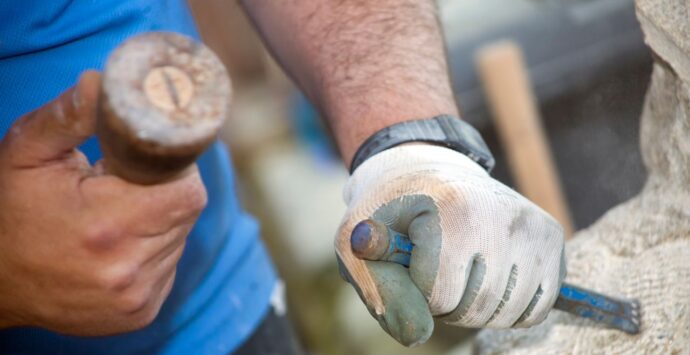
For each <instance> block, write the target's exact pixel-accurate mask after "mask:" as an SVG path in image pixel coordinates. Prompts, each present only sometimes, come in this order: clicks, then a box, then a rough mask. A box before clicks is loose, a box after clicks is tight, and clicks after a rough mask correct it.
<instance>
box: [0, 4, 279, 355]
mask: <svg viewBox="0 0 690 355" xmlns="http://www.w3.org/2000/svg"><path fill="white" fill-rule="evenodd" d="M145 31H174V32H179V33H183V34H186V35H189V36H192V37H198V35H197V33H196V30H195V27H194V23H193V20H192V18H191V16H190V14H189V10H188V9H187V6H186V4H185V2H184V0H169V1H163V0H136V1H123V0H75V1H69V0H50V1H46V0H23V1H19V0H7V1H0V135H2V136H4V134H5V132H6V131H7V129H8V128H9V127H10V125H11V124H12V122H13V121H15V120H16V119H17V118H19V117H20V116H22V115H23V114H25V113H28V112H30V111H32V110H34V109H36V108H38V107H40V106H41V105H43V104H45V103H46V102H48V101H50V100H52V99H53V98H55V97H56V96H57V95H59V94H60V93H61V92H62V91H63V90H65V89H67V88H68V87H70V86H72V85H74V84H75V82H76V80H77V78H78V77H79V74H80V73H81V72H82V71H83V70H85V69H89V68H95V69H101V68H102V67H103V64H104V62H105V60H106V58H107V56H108V54H109V53H110V52H111V50H112V49H113V48H115V47H116V46H117V45H118V44H119V43H121V42H122V41H123V40H125V39H126V38H128V37H130V36H132V35H134V34H136V33H140V32H145ZM82 149H83V151H84V152H85V153H86V155H87V156H88V157H89V159H90V160H91V161H95V160H97V159H99V157H100V152H99V149H98V145H97V142H96V141H95V139H91V140H89V141H88V142H87V143H86V144H84V146H83V147H82ZM198 164H199V168H200V170H201V176H202V179H203V181H204V184H205V185H206V188H207V190H208V196H209V201H208V207H207V208H206V209H205V210H204V212H203V213H202V214H201V217H200V218H199V220H198V222H197V224H196V226H195V227H194V229H193V230H192V232H191V234H190V236H189V239H188V242H187V246H186V249H185V252H184V255H183V256H182V259H181V260H180V263H179V265H178V272H177V278H176V281H175V285H174V287H173V289H172V291H171V293H170V296H169V297H168V299H167V301H166V302H165V304H164V305H163V307H162V309H161V312H160V314H159V315H158V317H157V318H156V320H155V321H154V322H153V323H152V324H151V325H150V326H148V327H146V328H144V329H142V330H140V331H136V332H132V333H127V334H122V335H117V336H109V337H99V338H80V337H71V336H62V335H58V334H55V333H52V332H48V331H45V330H42V329H35V328H19V329H9V330H4V331H0V352H2V353H50V354H55V353H64V354H78V353H91V354H96V353H97V354H110V353H117V354H123V353H154V352H157V353H170V354H191V353H197V354H198V353H204V354H214V353H224V354H227V353H229V352H231V351H232V350H234V349H236V348H237V347H238V346H239V345H241V343H242V342H243V341H244V340H246V339H247V338H248V337H249V335H250V334H251V333H252V332H253V330H254V329H256V327H257V326H258V324H259V322H260V321H261V319H262V318H263V317H264V316H265V314H266V312H267V311H268V308H269V299H270V296H271V292H272V291H273V287H274V285H275V283H276V275H275V273H274V270H273V267H272V265H271V262H270V260H269V257H268V255H267V253H266V250H265V249H264V247H263V245H262V244H261V242H260V239H259V237H258V234H259V230H258V225H257V223H256V222H255V221H254V220H253V219H252V218H251V216H249V215H247V214H245V213H244V212H243V211H242V208H241V207H240V205H239V202H238V199H237V194H236V192H235V182H234V176H233V172H232V169H231V166H230V161H229V157H228V154H227V151H226V148H225V147H224V146H223V145H222V144H221V143H215V144H213V145H212V146H211V147H210V148H209V149H208V151H206V152H205V153H204V154H203V155H202V156H201V158H199V160H198ZM0 193H2V194H7V193H12V191H0ZM39 218H40V216H39ZM0 247H2V246H0ZM65 257H66V258H68V257H69V256H68V255H66V256H65Z"/></svg>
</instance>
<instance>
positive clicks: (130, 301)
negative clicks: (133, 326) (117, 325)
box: [117, 289, 151, 318]
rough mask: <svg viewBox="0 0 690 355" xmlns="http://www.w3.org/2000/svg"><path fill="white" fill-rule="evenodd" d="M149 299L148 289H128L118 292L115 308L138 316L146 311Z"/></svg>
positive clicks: (149, 292)
mask: <svg viewBox="0 0 690 355" xmlns="http://www.w3.org/2000/svg"><path fill="white" fill-rule="evenodd" d="M150 300H151V291H150V290H149V289H138V290H130V291H128V292H123V293H121V294H120V296H119V297H118V300H117V309H118V310H119V311H120V312H122V313H124V314H128V315H132V316H133V317H136V318H139V317H141V316H142V314H146V313H147V305H149V303H150Z"/></svg>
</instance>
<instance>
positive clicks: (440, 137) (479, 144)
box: [350, 115, 495, 174]
mask: <svg viewBox="0 0 690 355" xmlns="http://www.w3.org/2000/svg"><path fill="white" fill-rule="evenodd" d="M410 142H427V143H436V144H438V145H441V146H444V147H446V148H450V149H452V150H455V151H457V152H459V153H462V154H464V155H466V156H467V157H468V158H470V159H471V160H472V161H474V162H475V163H477V164H479V165H480V166H482V167H483V168H484V169H486V171H487V172H491V169H493V167H494V164H495V161H494V157H493V155H492V154H491V151H490V150H489V147H487V145H486V143H485V142H484V140H483V139H482V137H481V135H480V134H479V132H478V131H477V130H476V129H474V127H472V126H471V125H470V124H469V123H467V122H465V121H463V120H461V119H459V118H456V117H453V116H450V115H440V116H436V117H433V118H430V119H423V120H414V121H405V122H400V123H396V124H394V125H392V126H388V127H386V128H384V129H382V130H380V131H378V132H376V133H374V134H373V135H372V136H371V137H369V138H367V140H366V141H364V143H362V145H361V146H360V147H359V149H357V153H355V156H354V158H353V159H352V164H351V165H350V174H352V173H353V172H354V171H355V169H357V167H358V166H360V165H361V164H362V163H363V162H364V161H365V160H367V159H369V158H370V157H372V156H374V155H376V154H378V153H380V152H382V151H384V150H386V149H389V148H392V147H395V146H398V145H401V144H404V143H410Z"/></svg>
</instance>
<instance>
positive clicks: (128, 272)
mask: <svg viewBox="0 0 690 355" xmlns="http://www.w3.org/2000/svg"><path fill="white" fill-rule="evenodd" d="M138 272H139V265H137V264H135V263H123V264H119V265H115V266H112V267H110V268H108V269H107V271H105V272H103V273H102V274H101V275H100V285H101V287H102V288H104V289H105V290H109V291H116V292H118V291H123V290H126V289H128V288H129V287H130V286H132V285H133V284H134V282H135V280H136V278H137V274H138Z"/></svg>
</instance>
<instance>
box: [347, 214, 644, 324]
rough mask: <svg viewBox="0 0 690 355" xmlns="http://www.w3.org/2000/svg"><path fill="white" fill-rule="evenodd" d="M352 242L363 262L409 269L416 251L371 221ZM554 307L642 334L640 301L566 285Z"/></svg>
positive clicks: (400, 236) (403, 238)
mask: <svg viewBox="0 0 690 355" xmlns="http://www.w3.org/2000/svg"><path fill="white" fill-rule="evenodd" d="M350 243H351V246H352V252H353V254H354V255H355V256H356V257H358V258H360V259H365V260H374V261H390V262H394V263H397V264H400V265H403V266H405V267H409V266H410V258H411V256H412V250H413V249H414V244H413V243H412V241H411V240H410V239H409V238H408V237H407V236H406V235H404V234H401V233H398V232H396V231H394V230H392V229H390V228H388V227H387V226H386V225H385V224H383V223H380V222H377V221H374V220H370V219H367V220H364V221H362V222H360V223H359V224H358V225H357V226H355V229H354V230H353V232H352V236H351V241H350ZM553 308H555V309H558V310H561V311H565V312H568V313H571V314H574V315H576V316H579V317H582V318H586V319H590V320H592V321H594V322H596V323H599V324H602V325H604V326H605V327H607V328H612V329H618V330H621V331H623V332H626V333H628V334H637V333H639V331H640V304H639V302H638V301H637V300H623V299H618V298H612V297H609V296H606V295H602V294H600V293H597V292H594V291H590V290H587V289H584V288H581V287H577V286H574V285H571V284H568V283H565V282H564V283H562V284H561V289H560V292H559V294H558V299H557V300H556V304H554V306H553Z"/></svg>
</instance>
